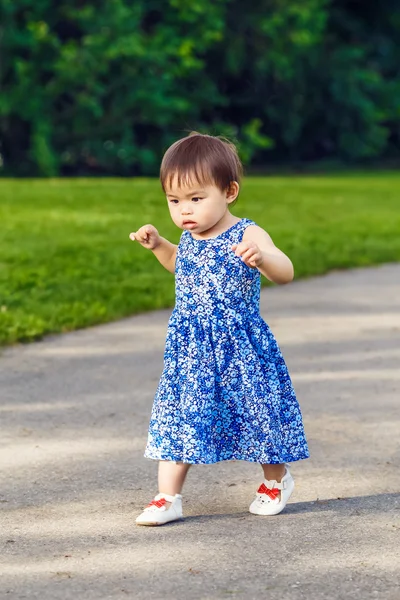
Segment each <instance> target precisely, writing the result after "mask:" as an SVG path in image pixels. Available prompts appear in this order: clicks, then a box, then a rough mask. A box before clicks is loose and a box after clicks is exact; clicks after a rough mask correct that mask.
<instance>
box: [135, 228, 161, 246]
mask: <svg viewBox="0 0 400 600" xmlns="http://www.w3.org/2000/svg"><path fill="white" fill-rule="evenodd" d="M129 238H130V239H131V240H132V241H134V240H136V241H137V242H139V244H141V245H142V246H143V247H144V248H147V249H148V250H154V248H157V246H158V245H159V244H160V241H161V237H160V234H159V233H158V231H157V229H156V228H155V227H154V226H153V225H143V227H141V228H140V229H138V230H137V231H136V232H134V233H130V234H129Z"/></svg>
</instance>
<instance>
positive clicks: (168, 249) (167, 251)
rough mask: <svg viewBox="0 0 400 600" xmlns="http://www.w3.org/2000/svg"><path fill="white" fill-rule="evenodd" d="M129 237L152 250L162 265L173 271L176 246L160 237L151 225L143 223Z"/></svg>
mask: <svg viewBox="0 0 400 600" xmlns="http://www.w3.org/2000/svg"><path fill="white" fill-rule="evenodd" d="M129 237H130V239H131V240H132V241H134V240H136V241H137V242H139V244H140V245H141V246H143V248H147V249H148V250H152V252H153V254H154V256H155V257H156V258H157V260H158V261H159V262H160V263H161V264H162V266H163V267H164V268H165V269H167V271H170V273H175V261H176V249H177V247H178V246H176V245H175V244H171V242H169V241H168V240H166V239H165V238H163V237H161V236H160V234H159V233H158V231H157V229H156V228H155V227H154V226H153V225H144V226H143V227H141V228H140V229H138V231H136V232H134V233H131V234H130V235H129Z"/></svg>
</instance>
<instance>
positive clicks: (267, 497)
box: [249, 465, 294, 516]
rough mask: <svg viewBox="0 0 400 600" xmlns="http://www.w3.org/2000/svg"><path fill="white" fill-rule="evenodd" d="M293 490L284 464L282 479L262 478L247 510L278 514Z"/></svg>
mask: <svg viewBox="0 0 400 600" xmlns="http://www.w3.org/2000/svg"><path fill="white" fill-rule="evenodd" d="M293 490H294V480H293V477H292V476H291V474H290V471H289V467H288V466H287V465H286V473H285V475H284V477H282V481H280V482H279V483H278V482H277V481H268V480H267V479H265V480H264V483H262V484H261V485H260V487H259V488H258V490H257V496H256V499H255V500H254V501H253V502H252V503H251V504H250V508H249V511H250V512H251V513H252V514H253V515H268V516H272V515H278V514H279V513H280V512H282V511H283V509H284V508H285V506H286V503H287V501H288V500H289V498H290V496H291V495H292V492H293ZM279 495H280V497H279Z"/></svg>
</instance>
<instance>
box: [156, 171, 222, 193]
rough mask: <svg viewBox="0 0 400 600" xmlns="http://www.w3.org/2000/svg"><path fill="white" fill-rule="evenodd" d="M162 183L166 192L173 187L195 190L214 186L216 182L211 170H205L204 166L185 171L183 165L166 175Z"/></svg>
mask: <svg viewBox="0 0 400 600" xmlns="http://www.w3.org/2000/svg"><path fill="white" fill-rule="evenodd" d="M161 183H162V186H163V189H164V191H165V189H166V188H169V189H171V188H172V186H173V185H176V186H177V187H178V188H184V187H186V188H194V187H198V186H200V187H202V186H205V185H213V184H215V181H214V179H213V177H212V175H211V173H210V171H209V169H207V168H204V165H195V166H193V165H192V166H191V167H190V168H186V169H183V168H182V165H177V166H176V168H175V169H173V170H171V171H169V173H166V174H165V177H164V180H162V182H161Z"/></svg>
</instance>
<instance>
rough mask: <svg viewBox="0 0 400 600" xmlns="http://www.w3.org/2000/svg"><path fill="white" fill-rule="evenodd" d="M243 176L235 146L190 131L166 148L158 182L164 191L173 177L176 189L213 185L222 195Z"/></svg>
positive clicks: (222, 140) (217, 138) (216, 138)
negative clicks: (195, 183) (185, 185)
mask: <svg viewBox="0 0 400 600" xmlns="http://www.w3.org/2000/svg"><path fill="white" fill-rule="evenodd" d="M242 174H243V167H242V163H241V162H240V159H239V156H238V153H237V150H236V148H235V146H234V145H233V144H232V143H231V142H229V141H228V140H225V139H223V138H220V137H214V136H212V135H204V134H202V133H197V132H196V131H194V132H192V133H191V134H190V135H188V136H187V137H185V138H182V139H181V140H178V141H177V142H175V143H174V144H172V146H170V147H169V148H168V150H167V151H166V153H165V154H164V157H163V159H162V162H161V168H160V180H161V185H162V188H163V190H164V192H165V191H166V189H165V188H166V186H170V185H171V182H172V180H173V179H174V178H175V177H176V178H177V183H178V186H181V185H182V184H186V183H187V184H189V185H191V184H193V183H194V182H198V183H200V184H203V185H206V184H211V185H216V186H217V187H218V188H219V189H220V190H221V192H223V191H225V190H227V189H228V188H229V186H230V184H231V183H232V181H237V182H238V183H240V178H241V176H242Z"/></svg>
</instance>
